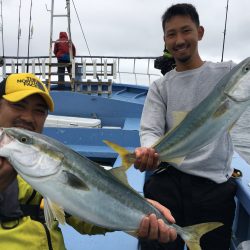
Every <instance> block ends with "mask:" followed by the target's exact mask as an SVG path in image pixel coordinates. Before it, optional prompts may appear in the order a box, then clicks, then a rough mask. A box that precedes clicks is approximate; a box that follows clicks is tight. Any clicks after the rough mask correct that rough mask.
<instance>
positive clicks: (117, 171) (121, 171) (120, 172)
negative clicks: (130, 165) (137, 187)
mask: <svg viewBox="0 0 250 250" xmlns="http://www.w3.org/2000/svg"><path fill="white" fill-rule="evenodd" d="M109 171H110V172H111V173H112V174H113V175H114V176H115V177H116V178H117V179H118V180H119V181H121V182H122V183H123V184H125V185H126V186H129V187H130V185H129V183H128V178H127V175H126V173H125V171H126V170H125V168H124V167H123V166H122V167H117V168H112V169H111V170H109Z"/></svg>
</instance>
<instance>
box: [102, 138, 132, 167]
mask: <svg viewBox="0 0 250 250" xmlns="http://www.w3.org/2000/svg"><path fill="white" fill-rule="evenodd" d="M103 142H104V143H105V144H107V145H108V146H109V147H110V148H112V149H113V150H114V151H115V152H117V153H118V154H119V155H120V157H121V159H122V166H123V167H124V168H125V169H126V170H127V169H129V167H130V166H131V165H132V164H133V163H134V162H135V154H134V153H132V152H130V151H128V150H127V149H125V148H124V147H121V146H119V145H118V144H115V143H113V142H110V141H107V140H103Z"/></svg>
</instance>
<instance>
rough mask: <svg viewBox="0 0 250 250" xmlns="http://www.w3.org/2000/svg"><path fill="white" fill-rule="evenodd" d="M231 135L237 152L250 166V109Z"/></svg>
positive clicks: (243, 115)
mask: <svg viewBox="0 0 250 250" xmlns="http://www.w3.org/2000/svg"><path fill="white" fill-rule="evenodd" d="M231 135H232V139H233V143H234V147H235V150H236V151H237V153H239V155H240V156H241V157H242V158H243V159H244V160H245V161H246V162H247V163H248V164H250V107H249V108H248V109H247V110H246V111H245V112H244V113H243V114H242V116H241V117H240V119H239V120H238V121H237V123H236V124H235V125H234V127H233V129H232V131H231Z"/></svg>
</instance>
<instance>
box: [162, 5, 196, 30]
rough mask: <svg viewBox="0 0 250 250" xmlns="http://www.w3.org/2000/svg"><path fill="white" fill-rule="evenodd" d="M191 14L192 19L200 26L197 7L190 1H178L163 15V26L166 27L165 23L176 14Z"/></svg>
mask: <svg viewBox="0 0 250 250" xmlns="http://www.w3.org/2000/svg"><path fill="white" fill-rule="evenodd" d="M177 15H180V16H189V17H190V18H191V20H192V21H193V22H194V23H195V24H196V25H197V27H199V26H200V20H199V14H198V12H197V10H196V8H195V7H194V6H193V5H192V4H189V3H178V4H174V5H172V6H171V7H169V8H168V9H167V10H166V11H165V13H164V14H163V15H162V18H161V20H162V28H163V31H164V29H165V24H166V22H168V21H169V20H170V19H171V18H172V17H174V16H177Z"/></svg>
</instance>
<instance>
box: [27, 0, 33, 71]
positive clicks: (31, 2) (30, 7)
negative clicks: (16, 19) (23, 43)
mask: <svg viewBox="0 0 250 250" xmlns="http://www.w3.org/2000/svg"><path fill="white" fill-rule="evenodd" d="M31 11H32V0H30V21H29V37H28V56H27V70H26V72H29V57H30V39H31V36H30V35H31Z"/></svg>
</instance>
